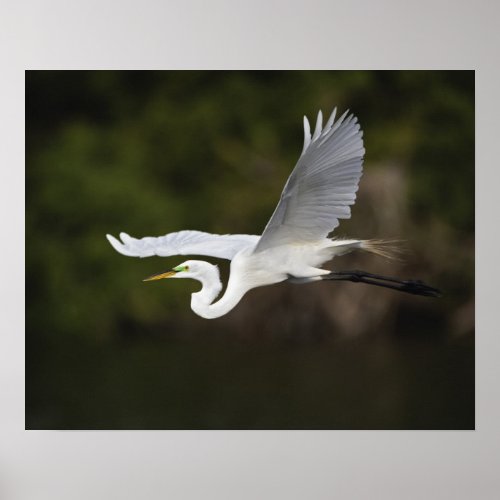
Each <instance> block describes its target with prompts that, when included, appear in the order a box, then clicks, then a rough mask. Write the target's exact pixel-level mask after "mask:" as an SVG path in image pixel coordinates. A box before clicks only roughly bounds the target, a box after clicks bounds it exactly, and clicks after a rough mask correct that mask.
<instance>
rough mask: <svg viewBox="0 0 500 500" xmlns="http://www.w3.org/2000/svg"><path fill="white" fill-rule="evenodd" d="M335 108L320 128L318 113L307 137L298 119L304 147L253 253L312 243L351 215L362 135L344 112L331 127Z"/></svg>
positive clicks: (360, 168) (360, 165) (306, 126)
mask: <svg viewBox="0 0 500 500" xmlns="http://www.w3.org/2000/svg"><path fill="white" fill-rule="evenodd" d="M335 113H336V109H335V110H334V111H333V113H332V115H331V116H330V118H329V120H328V122H327V123H326V125H325V127H324V128H322V121H323V117H322V113H321V111H320V112H319V113H318V118H317V121H316V127H315V129H314V133H313V135H312V137H311V132H310V126H309V122H308V120H307V118H306V117H304V147H303V150H302V154H301V155H300V158H299V161H298V162H297V165H296V166H295V168H294V170H293V172H292V173H291V175H290V177H289V178H288V181H287V183H286V184H285V187H284V189H283V192H282V194H281V198H280V201H279V203H278V206H277V207H276V209H275V211H274V213H273V215H272V217H271V219H270V220H269V222H268V224H267V226H266V228H265V229H264V233H263V234H262V237H261V239H260V241H259V243H258V244H257V247H256V249H255V251H256V252H260V251H262V250H265V249H267V248H270V247H274V246H278V245H284V244H291V243H304V242H310V241H317V240H320V239H322V238H325V237H326V236H327V235H328V233H330V232H331V231H332V230H333V229H335V228H336V227H337V226H338V225H339V219H348V218H349V217H350V216H351V209H350V205H352V204H353V203H354V201H355V200H356V191H357V190H358V183H359V179H360V178H361V174H362V171H363V156H364V153H365V149H364V147H363V139H362V137H363V132H362V131H361V129H360V126H359V125H358V123H357V119H356V118H355V117H354V116H353V115H349V116H348V117H347V118H346V116H347V113H348V112H347V111H346V112H345V113H344V114H343V115H342V116H341V117H340V118H339V119H338V120H337V121H336V122H335Z"/></svg>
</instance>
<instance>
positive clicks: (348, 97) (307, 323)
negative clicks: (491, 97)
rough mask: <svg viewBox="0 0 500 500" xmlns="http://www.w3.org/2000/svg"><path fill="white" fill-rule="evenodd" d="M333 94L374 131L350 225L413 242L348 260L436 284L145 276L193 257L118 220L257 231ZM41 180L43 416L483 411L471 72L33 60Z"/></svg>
mask: <svg viewBox="0 0 500 500" xmlns="http://www.w3.org/2000/svg"><path fill="white" fill-rule="evenodd" d="M334 106H338V107H339V110H340V111H341V112H342V111H343V110H345V109H346V108H349V109H351V110H352V111H353V112H354V113H355V114H356V116H357V117H358V118H359V121H360V123H361V125H362V128H363V130H364V132H365V135H364V137H365V147H366V150H367V153H366V157H365V173H364V175H363V177H362V179H361V184H360V190H359V192H358V201H357V203H356V205H355V206H354V207H353V210H352V213H353V215H352V219H351V220H348V221H343V222H342V223H341V225H340V227H339V228H338V230H337V231H336V234H338V235H339V236H352V237H356V238H371V237H376V238H390V239H394V238H395V239H402V240H404V241H405V243H404V247H405V249H406V251H405V254H404V258H403V260H402V261H400V262H388V261H385V260H383V259H380V258H378V257H376V256H372V255H364V254H354V255H349V256H346V257H341V258H338V259H337V260H336V261H334V263H333V264H334V265H335V268H336V269H352V268H361V269H365V270H367V271H372V272H379V273H385V274H389V275H398V276H401V277H404V278H419V279H423V280H425V281H426V282H428V283H430V284H432V285H434V286H437V287H439V288H441V289H442V290H443V292H444V294H443V297H442V298H441V299H429V298H425V297H416V296H411V295H406V294H400V293H397V292H393V291H390V290H384V289H380V288H375V287H369V286H366V285H361V284H353V283H330V282H328V283H318V284H311V285H302V286H297V285H295V286H294V285H291V284H279V285H275V286H272V287H266V288H261V289H256V290H253V291H252V292H250V293H249V294H248V295H247V296H245V298H244V299H243V300H242V302H241V303H240V304H239V305H238V306H237V307H236V308H235V309H234V310H233V311H231V312H230V313H229V314H228V315H226V316H224V317H222V318H219V319H216V320H204V319H202V318H199V317H198V316H196V315H195V314H194V313H193V312H192V311H191V309H190V307H189V303H190V293H192V292H193V291H196V290H197V289H198V288H199V284H198V283H196V282H194V281H191V280H176V281H173V282H172V281H160V282H157V283H156V282H155V283H143V282H142V279H143V278H144V277H146V276H149V275H151V274H153V273H155V272H159V271H163V270H166V269H168V268H170V267H172V266H174V265H177V264H179V263H181V262H182V261H184V260H185V259H186V258H185V257H169V258H166V259H165V258H163V259H162V258H159V257H154V258H149V259H143V260H141V259H131V258H127V257H124V256H121V255H119V254H118V253H116V252H115V251H114V250H113V249H112V248H111V246H110V245H109V244H108V242H107V241H106V239H105V237H104V235H105V234H106V233H111V234H115V235H117V234H118V233H119V232H120V231H125V232H127V233H129V234H131V235H132V236H136V237H140V236H153V235H161V234H165V233H168V232H172V231H178V230H181V229H198V230H204V231H211V232H217V233H250V234H260V232H261V231H262V229H263V228H264V226H265V224H266V222H267V220H268V218H269V217H270V215H271V213H272V211H273V209H274V206H275V204H276V203H277V201H278V198H279V194H280V192H281V189H282V187H283V185H284V183H285V181H286V179H287V176H288V175H289V173H290V172H291V170H292V168H293V165H294V164H295V161H296V160H297V158H298V156H299V154H300V151H301V149H302V141H303V136H302V134H303V131H302V116H303V115H304V114H307V115H308V116H309V118H310V120H311V121H314V119H315V115H316V113H317V111H318V110H319V109H322V110H323V112H324V114H325V115H328V114H329V112H330V111H331V109H332V108H333V107H334ZM26 195H27V196H26V200H27V201H26V294H27V295H26V306H27V318H26V319H27V322H26V427H27V428H28V429H297V428H301V429H472V428H474V72H472V71H466V72H464V71H442V72H441V71H418V72H415V71H398V72H390V71H385V72H370V71H343V72H335V71H331V72H324V71H307V72H282V71H277V72H267V71H266V72H224V71H221V72H198V71H186V72H178V71H166V72H139V71H138V72H97V71H96V72H93V71H91V72H69V71H64V72H56V71H43V72H39V71H37V72H33V71H30V72H27V73H26ZM206 260H209V261H211V262H212V263H217V264H219V266H220V268H221V270H222V272H223V275H224V276H225V277H227V271H228V264H227V263H226V262H225V261H222V260H220V261H218V260H217V259H210V258H206Z"/></svg>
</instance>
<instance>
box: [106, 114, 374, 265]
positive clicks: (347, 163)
mask: <svg viewBox="0 0 500 500" xmlns="http://www.w3.org/2000/svg"><path fill="white" fill-rule="evenodd" d="M335 113H336V109H335V110H334V111H333V113H332V115H331V116H330V118H329V119H328V121H327V123H326V125H325V127H324V128H323V127H322V122H323V115H322V113H321V111H320V112H319V113H318V118H317V120H316V126H315V128H314V133H313V135H312V137H311V128H310V126H309V121H308V120H307V118H306V117H304V147H303V149H302V154H301V155H300V158H299V161H298V162H297V165H296V166H295V168H294V170H293V172H292V173H291V175H290V177H289V178H288V180H287V182H286V184H285V187H284V189H283V192H282V193H281V198H280V201H279V203H278V205H277V207H276V209H275V211H274V213H273V215H272V217H271V219H270V220H269V222H268V224H267V226H266V228H265V229H264V233H263V234H262V237H260V236H254V235H249V234H226V235H219V234H210V233H204V232H201V231H179V232H176V233H170V234H167V235H165V236H160V237H157V238H153V237H145V238H141V239H136V238H132V237H131V236H129V235H128V234H126V233H121V234H120V238H121V239H122V241H119V240H117V239H116V238H114V237H113V236H111V235H109V234H108V235H107V238H108V240H109V242H110V243H111V245H112V246H113V248H114V249H115V250H116V251H117V252H120V253H121V254H123V255H128V256H131V257H150V256H152V255H159V256H161V257H168V256H170V255H208V256H211V257H219V258H222V259H230V260H231V259H232V258H233V257H234V256H235V255H236V254H237V253H238V252H239V251H240V250H243V249H244V248H249V247H252V248H254V249H255V250H254V251H255V252H260V251H262V250H266V249H267V248H270V247H274V246H278V245H286V244H294V243H307V242H313V241H318V240H321V239H323V238H326V236H327V235H328V233H330V232H331V231H332V230H333V229H335V228H336V227H337V226H338V224H339V219H348V218H349V217H350V216H351V209H350V205H352V204H353V203H354V201H355V199H356V191H357V190H358V183H359V179H360V177H361V174H362V170H363V156H364V154H365V149H364V147H363V139H362V137H363V132H362V131H361V129H360V127H359V125H358V123H357V119H356V118H355V117H354V116H353V115H349V116H348V117H347V118H346V116H347V113H348V112H347V111H346V112H345V113H344V114H343V115H342V116H341V117H340V118H339V119H338V120H337V121H335Z"/></svg>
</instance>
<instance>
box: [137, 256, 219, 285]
mask: <svg viewBox="0 0 500 500" xmlns="http://www.w3.org/2000/svg"><path fill="white" fill-rule="evenodd" d="M215 276H217V280H218V277H219V272H218V270H217V267H216V266H213V265H212V264H209V263H208V262H203V261H201V260H186V262H183V263H182V264H179V265H178V266H176V267H174V268H172V269H171V270H170V271H166V272H162V273H158V274H153V276H149V278H146V279H144V280H143V281H155V280H161V279H164V278H191V279H195V280H198V281H203V278H209V277H215Z"/></svg>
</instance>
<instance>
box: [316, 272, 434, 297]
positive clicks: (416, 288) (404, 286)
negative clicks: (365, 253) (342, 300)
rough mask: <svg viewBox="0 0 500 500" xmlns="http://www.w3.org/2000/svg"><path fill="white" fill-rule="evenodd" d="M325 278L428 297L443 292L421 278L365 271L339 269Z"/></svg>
mask: <svg viewBox="0 0 500 500" xmlns="http://www.w3.org/2000/svg"><path fill="white" fill-rule="evenodd" d="M321 278H322V279H324V280H335V281H352V282H354V283H366V284H367V285H375V286H381V287H384V288H390V289H392V290H399V291H400V292H406V293H412V294H414V295H424V296H426V297H440V296H441V292H440V291H439V290H438V289H437V288H433V287H432V286H429V285H426V284H425V283H423V282H422V281H420V280H400V279H397V278H391V277H389V276H381V275H379V274H371V273H367V272H365V271H337V272H331V273H330V274H326V275H324V276H322V277H321Z"/></svg>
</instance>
